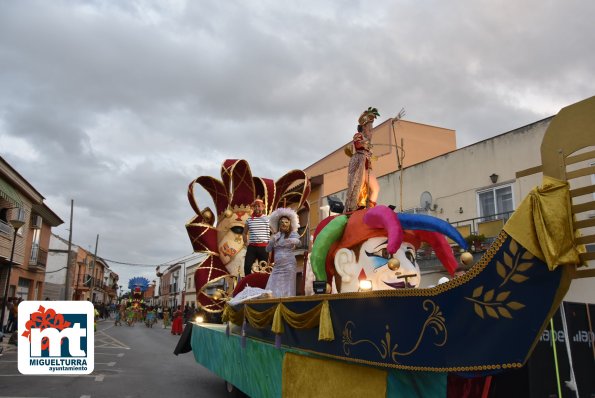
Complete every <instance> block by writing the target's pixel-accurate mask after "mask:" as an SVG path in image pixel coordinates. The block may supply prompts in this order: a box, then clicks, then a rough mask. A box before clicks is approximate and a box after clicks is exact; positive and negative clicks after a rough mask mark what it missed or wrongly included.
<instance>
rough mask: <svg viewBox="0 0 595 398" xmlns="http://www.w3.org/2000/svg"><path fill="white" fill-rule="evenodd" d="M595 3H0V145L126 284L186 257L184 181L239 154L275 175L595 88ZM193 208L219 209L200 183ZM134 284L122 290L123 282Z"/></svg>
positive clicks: (488, 126)
mask: <svg viewBox="0 0 595 398" xmlns="http://www.w3.org/2000/svg"><path fill="white" fill-rule="evenodd" d="M593 15H595V2H593V1H587V0H585V1H578V0H566V1H552V0H545V1H544V0H539V1H537V0H523V1H486V0H468V1H467V0H453V1H437V0H427V1H413V0H408V1H406V0H390V1H383V0H379V1H374V2H370V1H363V0H362V1H358V0H344V1H326V0H316V1H299V2H295V1H281V0H270V1H259V0H254V1H234V0H229V1H219V0H212V1H211V0H196V1H183V0H171V1H162V0H155V1H142V0H128V1H118V0H112V1H107V0H106V1H101V0H96V1H74V0H71V1H64V0H53V1H33V0H18V1H17V0H0V156H2V157H3V158H4V159H5V160H6V161H7V162H8V163H9V164H10V165H11V166H12V167H13V168H15V169H16V170H17V171H18V172H19V173H20V174H21V175H22V176H23V177H25V178H26V179H27V180H28V181H29V182H30V183H31V184H32V185H33V186H34V187H35V189H37V190H38V191H39V192H40V193H41V194H42V195H43V196H44V197H45V203H46V204H47V205H48V206H49V207H50V208H51V209H52V210H53V211H54V212H55V213H57V214H58V215H59V216H60V217H61V218H62V220H64V224H63V225H61V226H59V227H57V228H54V229H53V232H54V233H56V234H58V235H60V236H61V237H63V238H66V239H67V238H68V223H69V218H70V202H71V200H74V217H73V229H72V232H73V242H74V243H75V244H76V245H79V246H80V247H82V248H83V249H87V250H90V251H91V252H93V251H94V249H95V240H96V236H97V235H99V245H98V255H99V256H101V257H103V258H105V259H108V260H115V261H117V262H123V263H134V264H142V265H146V266H129V265H122V264H117V263H115V262H111V263H110V266H111V269H112V270H114V271H115V272H117V273H118V274H119V275H120V282H121V283H120V284H124V285H126V284H127V282H128V279H130V278H131V277H133V276H145V277H147V278H149V280H152V279H155V266H156V265H157V264H162V263H166V262H172V261H175V260H177V259H179V258H182V257H184V258H187V257H185V256H187V255H189V254H190V253H192V247H191V245H190V241H189V239H188V236H187V234H186V230H185V228H184V225H185V223H186V222H187V221H188V220H189V219H190V218H192V216H193V211H192V209H191V208H190V206H189V205H188V201H187V198H186V191H187V187H188V184H189V183H190V182H191V181H192V180H193V179H195V178H196V177H198V176H201V175H211V176H215V177H217V178H220V166H221V163H222V162H223V160H225V159H228V158H233V159H238V158H239V159H246V160H247V161H248V162H249V163H250V166H251V169H252V172H253V174H254V175H257V176H261V177H268V178H273V179H277V178H279V177H280V176H282V175H283V174H285V172H287V171H289V170H291V169H296V168H297V169H303V168H306V167H307V166H309V165H311V164H312V163H314V162H316V161H317V160H319V159H320V158H322V157H323V156H325V155H327V154H328V153H330V152H331V151H334V150H335V149H337V148H340V147H342V146H343V145H344V144H346V143H347V142H348V141H349V140H350V139H351V137H352V136H353V133H354V130H355V126H356V121H357V117H358V116H359V114H360V113H361V111H362V110H364V109H366V108H367V107H368V106H374V107H377V108H378V109H379V111H380V114H381V117H380V118H379V121H380V122H381V121H384V120H386V119H387V118H390V117H393V116H395V115H396V114H397V113H398V112H399V110H400V109H401V108H405V109H406V116H405V118H404V119H405V120H409V121H413V122H418V123H424V124H429V125H434V126H439V127H444V128H449V129H454V130H456V133H457V147H459V148H461V147H464V146H467V145H470V144H473V143H475V142H478V141H481V140H484V139H487V138H490V137H492V136H495V135H498V134H502V133H505V132H507V131H510V130H513V129H515V128H518V127H521V126H525V125H527V124H530V123H533V122H535V121H538V120H541V119H543V118H546V117H549V116H552V115H554V114H556V113H557V112H558V111H559V110H560V109H561V108H562V107H564V106H567V105H570V104H572V103H575V102H577V101H580V100H582V99H585V98H588V97H591V96H593V95H595V51H593V48H594V45H595V43H594V39H593V38H595V24H594V23H593ZM197 195H198V198H199V206H201V207H204V206H211V208H212V207H213V206H212V203H211V201H210V199H209V198H208V196H207V195H206V194H204V193H203V192H197ZM122 282H124V283H122Z"/></svg>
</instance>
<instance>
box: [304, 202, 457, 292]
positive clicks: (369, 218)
mask: <svg viewBox="0 0 595 398" xmlns="http://www.w3.org/2000/svg"><path fill="white" fill-rule="evenodd" d="M315 235H316V236H315V240H314V246H313V249H312V254H311V258H310V259H311V265H312V270H313V271H314V274H315V275H316V279H317V280H324V279H326V280H327V283H329V284H330V283H331V281H334V283H335V285H336V291H338V292H352V291H358V289H359V281H360V280H364V279H365V280H369V281H371V282H372V290H387V289H397V288H413V287H419V286H420V281H421V277H420V270H419V266H418V265H417V263H416V261H415V252H416V250H417V248H419V246H420V243H421V242H427V243H429V244H430V246H432V248H433V249H434V251H435V253H436V256H437V257H438V259H439V260H440V261H441V263H442V265H443V266H444V267H445V268H446V270H447V271H448V272H449V274H450V275H453V274H454V272H455V270H456V269H457V267H458V264H457V261H456V259H455V257H454V254H453V252H452V249H451V247H450V245H449V244H448V242H447V241H446V238H445V237H444V235H446V236H448V237H449V238H450V239H452V240H454V241H455V242H457V243H458V244H459V245H460V246H461V247H462V248H466V243H465V240H464V239H463V237H462V236H461V235H460V233H459V232H458V231H457V230H456V229H455V228H454V227H452V226H451V225H450V224H448V223H447V222H446V221H444V220H441V219H439V218H436V217H431V216H425V215H419V214H415V215H411V214H397V213H395V212H394V211H393V210H392V209H390V208H388V207H386V206H377V207H375V208H373V209H364V210H359V211H356V212H353V213H352V214H350V215H349V216H347V215H341V216H338V217H334V218H331V217H329V218H328V219H326V220H324V221H323V222H322V223H321V225H319V227H318V228H317V231H316V233H315ZM329 237H330V239H329ZM323 274H324V275H323Z"/></svg>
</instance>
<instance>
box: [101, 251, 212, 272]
mask: <svg viewBox="0 0 595 398" xmlns="http://www.w3.org/2000/svg"><path fill="white" fill-rule="evenodd" d="M192 255H196V257H194V258H192V257H190V256H192ZM204 255H205V254H204V253H190V254H186V255H184V256H182V257H178V258H176V259H174V260H169V261H165V262H163V263H161V264H146V263H131V262H128V261H118V260H110V259H109V258H105V257H100V258H102V259H103V260H104V261H107V262H110V263H114V264H119V265H126V266H130V267H153V268H156V267H160V266H162V265H172V264H175V263H176V262H179V261H180V260H182V259H184V262H187V261H191V260H194V259H196V258H199V257H202V256H204Z"/></svg>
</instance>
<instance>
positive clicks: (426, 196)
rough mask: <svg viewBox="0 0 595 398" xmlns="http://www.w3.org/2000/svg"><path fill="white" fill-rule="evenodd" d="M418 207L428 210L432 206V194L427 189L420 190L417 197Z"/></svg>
mask: <svg viewBox="0 0 595 398" xmlns="http://www.w3.org/2000/svg"><path fill="white" fill-rule="evenodd" d="M419 207H421V208H422V209H426V210H430V208H431V207H432V194H431V193H429V192H428V191H424V192H422V194H421V196H420V198H419Z"/></svg>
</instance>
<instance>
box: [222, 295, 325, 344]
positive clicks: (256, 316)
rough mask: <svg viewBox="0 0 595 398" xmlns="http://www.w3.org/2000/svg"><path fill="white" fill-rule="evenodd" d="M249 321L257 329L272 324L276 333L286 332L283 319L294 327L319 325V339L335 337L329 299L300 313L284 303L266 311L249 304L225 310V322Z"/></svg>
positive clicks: (239, 323) (306, 327) (237, 323)
mask: <svg viewBox="0 0 595 398" xmlns="http://www.w3.org/2000/svg"><path fill="white" fill-rule="evenodd" d="M244 317H245V319H246V321H247V322H249V323H250V325H252V326H253V327H255V328H257V329H263V328H265V327H267V326H268V325H271V331H272V332H273V333H276V334H282V333H284V332H285V326H284V323H283V321H285V323H287V325H288V326H289V327H291V328H293V329H312V328H314V327H316V326H318V340H320V341H332V340H334V339H335V334H334V332H333V322H332V320H331V312H330V308H329V303H328V300H324V301H322V302H321V303H320V304H318V305H317V306H316V307H314V308H312V309H311V310H309V311H306V312H304V313H301V314H298V313H297V312H293V311H291V310H290V309H289V308H287V307H286V306H285V305H283V303H279V304H277V305H274V306H271V307H270V308H268V309H266V310H264V311H257V310H255V309H254V308H251V307H250V306H249V305H244V308H243V309H241V310H238V311H236V310H234V309H233V308H232V307H230V306H229V305H227V306H225V310H224V311H223V318H222V319H223V322H232V323H234V324H236V325H241V324H242V323H243V322H244Z"/></svg>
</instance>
